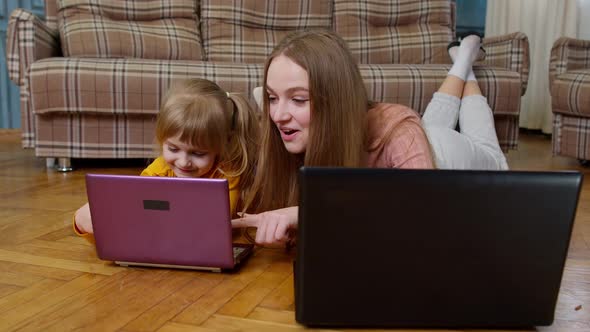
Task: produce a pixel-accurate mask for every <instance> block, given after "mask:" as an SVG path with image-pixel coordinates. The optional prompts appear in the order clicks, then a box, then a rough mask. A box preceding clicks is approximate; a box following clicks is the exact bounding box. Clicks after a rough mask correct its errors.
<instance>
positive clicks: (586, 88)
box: [549, 37, 590, 161]
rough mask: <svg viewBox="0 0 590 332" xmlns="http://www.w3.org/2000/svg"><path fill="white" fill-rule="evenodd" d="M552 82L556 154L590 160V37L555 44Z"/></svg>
mask: <svg viewBox="0 0 590 332" xmlns="http://www.w3.org/2000/svg"><path fill="white" fill-rule="evenodd" d="M549 84H550V91H551V105H552V109H553V136H552V141H553V154H556V155H563V156H569V157H574V158H577V159H579V160H580V161H588V160H590V40H580V39H572V38H567V37H562V38H559V39H558V40H556V41H555V43H553V48H552V49H551V58H550V61H549Z"/></svg>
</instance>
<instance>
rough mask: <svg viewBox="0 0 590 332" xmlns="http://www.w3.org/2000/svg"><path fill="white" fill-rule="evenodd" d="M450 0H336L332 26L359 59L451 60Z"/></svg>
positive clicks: (393, 60) (370, 60)
mask: <svg viewBox="0 0 590 332" xmlns="http://www.w3.org/2000/svg"><path fill="white" fill-rule="evenodd" d="M453 17H454V15H453V3H452V2H451V1H450V0H423V1H413V0H397V1H391V0H366V1H358V0H335V1H334V30H335V31H337V32H338V33H339V34H340V35H341V36H342V37H343V38H344V39H345V40H346V41H347V42H348V45H349V47H350V50H351V51H352V53H353V54H354V55H355V57H356V58H357V59H358V61H359V62H360V63H378V64H381V63H399V64H429V63H450V59H449V57H448V54H447V45H448V44H449V42H450V41H451V40H452V39H453V29H454V21H452V19H453Z"/></svg>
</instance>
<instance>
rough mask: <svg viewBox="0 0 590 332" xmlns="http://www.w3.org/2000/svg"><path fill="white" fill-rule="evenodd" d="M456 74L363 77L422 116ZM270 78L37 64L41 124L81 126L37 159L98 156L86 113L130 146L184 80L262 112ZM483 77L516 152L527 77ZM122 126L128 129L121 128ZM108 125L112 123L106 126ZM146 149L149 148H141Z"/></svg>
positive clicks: (502, 72) (219, 69)
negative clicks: (262, 92)
mask: <svg viewBox="0 0 590 332" xmlns="http://www.w3.org/2000/svg"><path fill="white" fill-rule="evenodd" d="M449 67H450V66H449V65H396V64H389V65H385V64H383V65H369V64H363V65H360V72H361V75H362V77H363V78H364V82H365V86H366V87H367V91H368V94H369V98H370V99H372V100H375V101H380V102H387V103H398V104H402V105H407V106H409V107H411V108H412V109H414V110H416V111H417V112H419V113H420V114H422V113H423V112H424V110H425V108H426V106H427V105H428V103H429V102H430V100H431V98H432V95H433V93H434V92H435V91H437V90H438V87H439V86H440V84H441V83H442V82H443V80H444V79H445V77H446V76H447V73H448V70H449ZM162 68H166V70H162ZM262 73H263V64H262V63H259V64H244V63H229V62H227V63H211V62H206V61H169V60H140V59H124V60H121V59H80V58H50V59H44V60H41V61H37V62H35V63H33V65H32V66H31V69H30V76H29V79H30V97H31V104H32V107H31V109H33V110H34V111H33V112H34V116H35V118H36V121H37V122H38V121H41V119H45V120H44V121H45V122H46V123H47V122H48V121H53V120H50V119H51V118H52V117H56V119H57V118H59V119H61V120H59V121H58V122H56V123H57V124H55V126H62V124H63V121H67V119H72V121H73V119H77V120H76V121H78V122H75V123H71V125H70V126H69V128H70V131H69V132H68V133H67V134H68V135H74V136H72V137H73V138H72V139H71V140H65V141H64V140H63V139H62V138H60V139H59V140H55V139H54V138H52V137H51V135H57V133H55V130H47V129H40V128H39V127H37V130H36V133H35V135H36V137H35V142H36V146H37V148H36V152H37V153H43V154H42V155H44V156H47V155H51V154H50V152H48V151H51V149H55V148H57V147H63V148H64V149H65V150H67V151H70V152H71V155H70V156H78V155H83V156H86V157H90V154H89V153H91V152H90V151H82V150H84V149H86V147H87V146H88V144H86V143H87V142H86V141H85V140H86V138H84V137H85V136H84V135H85V131H86V127H85V125H84V117H83V116H85V114H86V115H93V116H94V115H96V114H102V115H107V117H99V118H100V119H103V120H101V121H102V122H101V123H100V127H101V128H102V127H104V126H110V127H111V128H113V129H112V130H110V131H109V133H110V132H116V130H115V128H124V129H121V130H120V132H119V134H120V135H121V138H120V140H119V142H122V141H125V140H127V139H129V137H128V136H127V135H128V133H131V132H133V131H142V130H144V129H142V128H140V127H138V128H135V127H127V126H131V124H128V123H126V122H124V121H125V119H127V117H137V116H139V117H145V118H149V119H151V120H152V121H153V119H155V116H156V115H157V113H158V109H159V106H160V103H161V98H162V96H163V95H164V92H165V91H166V90H167V89H168V86H169V84H170V83H171V82H172V81H174V80H177V79H184V78H188V77H201V78H205V79H209V80H213V81H215V82H216V83H217V84H219V85H220V86H221V87H222V88H223V89H225V90H226V91H232V92H242V93H244V94H246V95H247V96H248V97H249V99H250V101H251V103H252V106H255V102H254V98H253V97H252V94H251V93H252V90H253V89H254V87H256V86H259V85H260V84H261V82H262ZM475 75H476V76H477V77H478V82H479V84H480V87H481V89H482V92H483V94H484V95H485V96H487V98H488V102H489V104H490V106H491V107H492V109H493V110H494V120H495V122H496V131H497V134H498V139H499V141H500V144H501V146H502V147H503V148H504V149H506V148H514V147H516V144H517V141H518V137H517V134H518V111H519V107H520V84H521V82H520V76H519V75H518V73H516V72H513V71H510V70H507V69H502V68H490V67H481V66H476V67H475ZM417 77H419V78H420V79H417ZM81 116H82V117H81ZM108 116H112V117H113V119H110V120H109V118H108ZM115 119H117V121H120V122H116V121H115ZM129 119H131V118H129ZM56 121H57V120H56ZM60 121H61V122H60ZM104 121H107V123H106V124H105V123H103V122H104ZM52 126H53V125H52ZM72 126H73V127H72ZM117 126H119V127H117ZM121 126H123V127H121ZM138 126H139V125H138ZM45 127H46V126H45ZM56 128H57V127H56ZM60 128H61V127H60ZM56 130H57V129H56ZM102 132H104V131H101V133H102ZM52 133H53V134H52ZM60 135H61V134H60ZM64 135H65V134H64ZM64 142H68V143H67V144H69V145H68V146H67V147H64V144H66V143H64ZM92 144H94V143H92ZM125 144H127V143H125ZM128 144H129V145H132V143H128ZM137 148H139V147H137ZM65 150H64V151H65ZM140 150H141V151H148V150H149V149H148V148H147V147H141V148H140ZM60 151H61V150H60ZM109 151H110V152H109V153H111V157H117V155H116V149H115V148H113V150H112V151H111V150H109ZM74 152H75V153H74ZM46 153H47V154H46ZM78 153H79V154H78ZM39 155H41V154H39ZM102 156H103V157H104V155H102ZM146 157H147V156H146Z"/></svg>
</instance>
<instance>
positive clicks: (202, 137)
mask: <svg viewBox="0 0 590 332" xmlns="http://www.w3.org/2000/svg"><path fill="white" fill-rule="evenodd" d="M175 136H179V139H180V141H182V142H185V143H188V144H190V145H192V146H195V147H198V148H199V149H205V150H207V151H210V152H212V153H215V154H217V156H218V160H217V169H218V170H219V171H220V172H221V173H222V174H224V175H226V176H228V177H236V176H240V189H241V191H242V193H245V192H246V190H247V189H248V188H249V187H250V186H251V184H252V182H253V179H254V168H255V164H256V158H257V150H256V149H257V145H258V136H259V125H258V121H257V116H256V114H255V112H254V110H253V109H252V107H251V106H250V104H249V103H248V101H247V100H246V99H245V98H244V97H243V96H242V95H240V94H236V93H228V92H225V91H224V90H223V89H221V88H220V87H219V86H218V85H217V84H215V83H214V82H211V81H209V80H206V79H200V78H193V79H187V80H183V81H179V82H175V83H174V84H172V86H171V87H170V89H169V90H168V92H167V93H166V95H165V97H164V100H163V101H162V107H161V109H160V113H159V114H158V120H157V122H156V140H157V143H158V145H159V147H160V150H161V148H162V145H163V144H164V142H165V141H166V139H168V138H170V137H175ZM241 201H243V200H241Z"/></svg>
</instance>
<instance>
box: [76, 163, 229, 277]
mask: <svg viewBox="0 0 590 332" xmlns="http://www.w3.org/2000/svg"><path fill="white" fill-rule="evenodd" d="M86 186H87V193H88V200H89V203H90V211H91V215H92V222H93V228H94V235H95V239H96V249H97V253H98V256H99V257H100V258H101V259H104V260H112V261H126V262H136V263H150V264H168V265H183V266H212V267H219V268H232V267H233V266H234V259H233V252H232V236H231V219H230V212H229V211H230V208H229V194H228V184H227V180H225V179H202V178H169V177H145V176H123V175H100V174H88V175H86Z"/></svg>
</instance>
